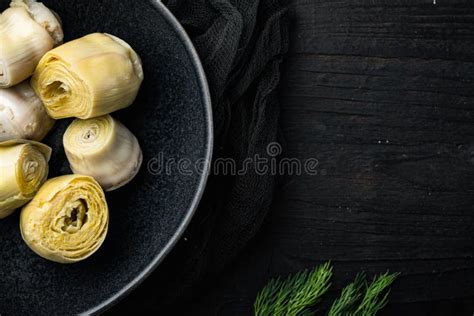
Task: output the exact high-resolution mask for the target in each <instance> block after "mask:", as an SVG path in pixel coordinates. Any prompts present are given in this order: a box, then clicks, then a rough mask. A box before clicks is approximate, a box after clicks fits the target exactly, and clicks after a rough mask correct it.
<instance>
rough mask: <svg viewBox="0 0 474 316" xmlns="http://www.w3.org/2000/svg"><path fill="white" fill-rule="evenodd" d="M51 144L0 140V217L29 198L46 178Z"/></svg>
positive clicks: (9, 212)
mask: <svg viewBox="0 0 474 316" xmlns="http://www.w3.org/2000/svg"><path fill="white" fill-rule="evenodd" d="M50 157H51V148H49V147H48V146H46V145H44V144H41V143H38V142H34V141H27V140H10V141H6V142H1V143H0V218H4V217H7V216H8V215H10V214H11V213H13V211H14V210H15V209H17V208H19V207H21V206H23V205H24V204H25V203H27V202H28V201H30V200H31V199H32V198H33V196H34V195H35V194H36V192H37V191H38V189H39V188H40V186H41V185H42V184H43V183H44V182H45V181H46V179H47V178H48V172H49V168H48V162H49V159H50Z"/></svg>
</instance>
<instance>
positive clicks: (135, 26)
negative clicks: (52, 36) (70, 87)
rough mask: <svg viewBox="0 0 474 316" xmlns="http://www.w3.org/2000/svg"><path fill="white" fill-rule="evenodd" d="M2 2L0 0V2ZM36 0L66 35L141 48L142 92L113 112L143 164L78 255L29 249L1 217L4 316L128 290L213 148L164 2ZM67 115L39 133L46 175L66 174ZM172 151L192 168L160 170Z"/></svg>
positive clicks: (95, 300)
mask: <svg viewBox="0 0 474 316" xmlns="http://www.w3.org/2000/svg"><path fill="white" fill-rule="evenodd" d="M9 2H10V0H0V9H1V10H2V11H3V10H4V9H5V8H6V7H7V6H8V3H9ZM43 2H44V3H45V4H46V5H48V6H49V7H50V8H52V9H53V10H55V11H56V12H57V13H58V14H59V15H60V16H61V18H62V20H63V23H64V30H65V34H66V40H67V41H68V40H71V39H74V38H78V37H81V36H83V35H86V34H88V33H92V32H107V33H111V34H114V35H117V36H119V37H121V38H123V39H124V40H126V41H127V42H128V43H130V44H131V45H132V47H134V48H135V50H136V51H137V52H138V54H139V55H140V56H141V57H142V59H143V64H144V70H145V81H144V83H143V86H142V88H141V91H140V94H139V96H138V98H137V100H136V102H135V103H134V104H133V105H132V106H131V107H130V108H128V109H126V110H123V111H120V112H117V113H115V114H114V116H115V117H117V118H118V119H119V120H121V121H122V122H123V123H124V124H125V125H127V126H128V127H129V128H130V130H132V131H133V132H134V133H135V135H136V136H137V138H138V139H139V141H140V143H141V145H142V149H143V152H144V163H143V166H142V169H141V171H140V173H139V175H138V176H137V177H136V178H135V179H134V180H133V182H131V183H130V184H128V185H127V186H125V187H124V188H122V189H119V190H117V191H114V192H111V193H109V194H107V200H108V202H109V208H110V225H109V233H108V236H107V239H106V240H105V243H104V244H103V246H102V247H101V248H100V249H99V251H98V252H97V253H95V254H94V255H93V256H92V257H90V258H89V259H87V260H85V261H83V262H80V263H77V264H73V265H61V264H57V263H53V262H49V261H46V260H44V259H42V258H40V257H38V256H37V255H35V254H34V253H33V252H32V251H31V250H30V249H29V248H28V247H27V246H26V245H25V244H24V243H23V241H22V239H21V236H20V230H19V225H18V223H19V212H18V211H17V212H16V213H15V214H14V215H12V216H10V217H8V218H7V219H5V220H3V221H0V314H5V315H11V314H14V315H31V314H35V315H42V314H48V315H53V314H54V315H56V314H61V315H64V314H76V313H91V312H100V311H103V310H104V309H106V308H107V307H108V306H110V305H111V304H112V303H114V302H115V301H117V300H118V299H120V298H121V297H123V296H124V295H126V294H127V293H128V292H129V291H130V290H132V289H133V288H134V287H135V286H137V285H138V283H140V281H142V280H143V279H144V278H145V277H146V276H147V275H148V274H149V273H151V272H152V271H153V269H154V268H156V267H157V265H158V264H159V263H160V262H161V260H163V258H164V257H165V256H166V254H167V253H168V252H169V251H170V250H171V248H172V247H173V246H174V245H175V243H176V242H177V240H178V239H179V238H180V236H181V234H182V233H183V230H184V229H185V227H186V226H187V224H188V223H189V221H190V220H191V217H192V215H193V212H194V210H195V208H196V206H197V203H198V202H199V199H200V197H201V194H202V192H203V189H204V186H205V182H206V175H207V170H208V166H209V160H210V155H211V148H212V119H211V107H210V100H209V93H208V88H207V84H206V80H205V77H204V73H203V70H202V67H201V65H200V62H199V60H198V57H197V55H196V53H195V51H194V49H193V47H192V44H191V42H190V41H189V39H188V37H187V36H186V34H185V33H184V31H183V29H182V28H181V27H180V25H179V24H178V22H177V21H176V19H175V18H174V17H173V16H172V15H171V14H170V13H169V12H168V10H167V9H166V8H165V7H164V5H162V4H161V3H160V2H157V1H156V0H149V1H146V0H142V1H138V0H136V1H119V0H114V1H113V0H97V1H90V0H82V1H79V0H74V1H71V0H48V1H43ZM68 123H69V121H68V120H63V121H60V122H58V123H57V125H56V128H55V130H54V131H53V132H52V133H51V135H49V136H48V137H47V139H46V140H45V142H46V143H48V144H49V145H50V146H52V147H53V149H54V154H53V157H52V160H51V163H50V166H51V171H50V176H52V177H54V176H58V175H61V174H68V173H70V170H69V167H68V164H67V161H66V159H65V155H64V152H63V148H62V135H63V133H64V130H65V128H66V127H67V125H68ZM169 159H175V161H178V160H179V159H187V160H189V161H191V162H198V167H199V168H198V170H194V171H193V172H191V173H189V172H186V173H185V174H182V173H179V172H177V170H176V167H173V166H170V168H169V170H168V171H169V172H165V170H161V171H162V172H160V164H161V163H162V162H164V161H167V160H169ZM150 168H151V169H152V172H150V170H149V169H150ZM188 171H189V170H188Z"/></svg>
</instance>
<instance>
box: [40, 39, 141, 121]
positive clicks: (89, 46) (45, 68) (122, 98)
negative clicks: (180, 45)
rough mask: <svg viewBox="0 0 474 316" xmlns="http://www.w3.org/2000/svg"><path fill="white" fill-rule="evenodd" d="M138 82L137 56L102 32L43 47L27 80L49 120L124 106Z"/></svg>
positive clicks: (130, 100) (91, 114)
mask: <svg viewBox="0 0 474 316" xmlns="http://www.w3.org/2000/svg"><path fill="white" fill-rule="evenodd" d="M142 81H143V69H142V64H141V60H140V57H138V55H137V54H136V53H135V51H134V50H133V49H132V48H131V47H130V45H128V44H127V43H126V42H124V41H123V40H121V39H119V38H117V37H115V36H113V35H109V34H102V33H94V34H90V35H87V36H84V37H82V38H80V39H77V40H74V41H71V42H68V43H66V44H64V45H61V46H59V47H57V48H55V49H53V50H51V51H49V52H48V53H47V54H46V55H44V56H43V58H42V59H41V60H40V62H39V64H38V67H37V68H36V70H35V73H34V75H33V77H32V79H31V83H32V86H33V89H35V91H36V93H37V94H38V95H39V96H40V98H41V100H42V101H43V103H44V105H45V106H46V110H47V111H48V114H49V115H50V116H51V117H53V118H55V119H60V118H67V117H78V118H81V119H87V118H93V117H97V116H101V115H105V114H109V113H112V112H114V111H117V110H120V109H122V108H125V107H128V106H129V105H131V104H132V103H133V101H134V100H135V98H136V96H137V93H138V90H139V88H140V85H141V83H142Z"/></svg>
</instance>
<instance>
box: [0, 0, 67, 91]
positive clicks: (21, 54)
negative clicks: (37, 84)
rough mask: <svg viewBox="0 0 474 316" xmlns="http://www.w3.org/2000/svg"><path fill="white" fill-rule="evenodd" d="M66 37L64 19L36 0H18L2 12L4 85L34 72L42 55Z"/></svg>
mask: <svg viewBox="0 0 474 316" xmlns="http://www.w3.org/2000/svg"><path fill="white" fill-rule="evenodd" d="M62 40H63V31H62V28H61V22H60V21H59V19H58V18H57V17H56V15H55V14H54V13H53V12H52V11H51V10H49V9H48V8H47V7H45V6H44V5H43V4H42V3H39V2H36V1H35V0H14V1H12V3H11V4H10V8H9V9H7V10H5V11H4V12H3V13H2V14H1V15H0V43H1V44H0V87H1V88H7V87H11V86H13V85H16V84H18V83H20V82H21V81H23V80H25V79H27V78H28V77H30V76H31V75H32V74H33V71H34V70H35V68H36V65H37V64H38V62H39V61H40V59H41V57H42V56H43V55H44V54H45V53H46V52H47V51H49V50H51V49H52V48H53V47H54V46H56V45H57V44H60V43H61V42H62Z"/></svg>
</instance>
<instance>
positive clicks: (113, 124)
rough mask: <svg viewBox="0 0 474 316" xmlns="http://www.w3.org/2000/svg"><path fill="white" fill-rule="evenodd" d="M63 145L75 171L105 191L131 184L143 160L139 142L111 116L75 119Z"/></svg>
mask: <svg viewBox="0 0 474 316" xmlns="http://www.w3.org/2000/svg"><path fill="white" fill-rule="evenodd" d="M63 144H64V150H65V152H66V156H67V158H68V160H69V164H70V166H71V169H72V171H73V172H74V173H76V174H84V175H88V176H91V177H94V179H96V180H97V182H99V183H100V185H101V186H102V187H103V188H104V190H106V191H112V190H115V189H117V188H119V187H121V186H123V185H125V184H127V183H128V182H130V181H131V180H132V179H133V178H134V177H135V175H136V174H137V173H138V171H139V169H140V166H141V163H142V160H143V155H142V150H141V148H140V145H139V143H138V140H137V138H136V137H135V136H134V135H133V134H132V132H130V130H129V129H127V128H126V127H125V126H124V125H122V124H121V123H120V122H119V121H117V120H115V119H114V118H112V117H111V116H110V115H105V116H101V117H97V118H92V119H88V120H79V119H76V120H75V121H73V122H72V123H71V125H69V127H68V128H67V130H66V133H64V137H63Z"/></svg>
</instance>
